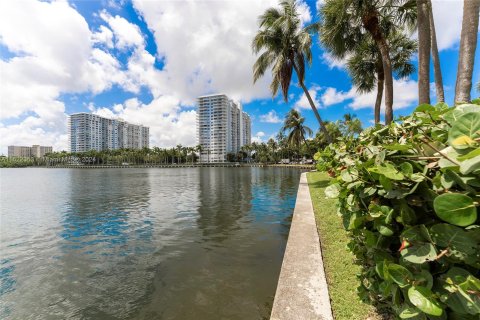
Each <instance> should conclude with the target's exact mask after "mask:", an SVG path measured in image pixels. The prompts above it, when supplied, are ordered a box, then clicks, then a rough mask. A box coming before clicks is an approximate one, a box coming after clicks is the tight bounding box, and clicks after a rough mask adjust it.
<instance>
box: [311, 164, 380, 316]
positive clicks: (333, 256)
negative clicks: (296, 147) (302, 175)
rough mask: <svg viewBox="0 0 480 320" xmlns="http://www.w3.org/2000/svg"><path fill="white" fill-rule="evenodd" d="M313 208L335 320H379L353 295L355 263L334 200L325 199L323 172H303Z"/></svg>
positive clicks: (326, 184) (355, 272)
mask: <svg viewBox="0 0 480 320" xmlns="http://www.w3.org/2000/svg"><path fill="white" fill-rule="evenodd" d="M307 179H308V184H309V187H310V195H311V197H312V202H313V209H314V211H315V218H316V220H317V228H318V234H319V236H320V242H321V247H322V255H323V263H324V267H325V273H326V276H327V282H328V289H329V291H330V300H331V302H332V309H333V316H334V318H335V319H336V320H351V319H358V320H365V319H372V320H373V319H382V318H381V317H380V316H379V315H377V314H376V312H375V308H374V307H372V306H370V305H368V304H365V303H363V302H362V301H361V300H360V299H359V298H358V296H357V292H356V288H357V287H358V285H359V283H358V280H357V278H356V274H357V273H358V272H359V266H357V265H355V264H354V263H353V258H354V257H353V255H352V254H351V253H350V252H349V251H347V249H346V246H347V243H348V236H347V233H346V231H345V229H344V228H343V225H342V221H341V218H340V217H339V216H338V215H337V213H336V212H337V210H336V207H335V202H336V200H335V199H326V198H325V194H324V190H325V188H326V187H327V186H328V182H329V180H330V179H329V177H328V175H327V174H326V173H323V172H312V173H308V174H307Z"/></svg>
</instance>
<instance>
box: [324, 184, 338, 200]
mask: <svg viewBox="0 0 480 320" xmlns="http://www.w3.org/2000/svg"><path fill="white" fill-rule="evenodd" d="M339 194H340V186H339V185H338V183H335V184H332V185H330V186H328V187H326V188H325V196H326V197H327V198H337V197H338V195H339Z"/></svg>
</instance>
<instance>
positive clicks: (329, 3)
mask: <svg viewBox="0 0 480 320" xmlns="http://www.w3.org/2000/svg"><path fill="white" fill-rule="evenodd" d="M414 9H415V0H378V1H358V0H326V2H325V4H324V5H323V6H322V8H321V9H320V13H321V15H322V23H321V25H320V39H321V41H322V44H323V46H324V47H325V48H326V49H327V50H328V51H329V52H330V53H331V54H333V55H334V56H335V57H337V58H340V59H343V58H345V56H347V55H348V54H351V53H352V52H354V51H355V48H356V46H357V44H358V43H359V42H361V41H362V38H363V37H365V34H368V35H370V36H371V37H372V39H373V41H374V42H375V44H376V46H377V48H378V51H379V52H380V57H381V61H382V67H383V72H384V75H385V122H386V123H387V124H389V123H390V122H392V121H393V69H392V60H391V57H390V49H389V45H388V42H387V39H388V34H389V33H390V32H391V31H392V30H395V29H398V30H402V29H403V27H404V26H405V25H407V26H412V25H414V22H415V20H416V13H415V10H414Z"/></svg>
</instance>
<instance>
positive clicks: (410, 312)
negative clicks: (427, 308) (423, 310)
mask: <svg viewBox="0 0 480 320" xmlns="http://www.w3.org/2000/svg"><path fill="white" fill-rule="evenodd" d="M419 314H420V310H418V309H417V308H415V307H411V306H408V305H405V306H403V307H402V309H401V310H400V313H399V314H398V316H399V317H400V319H412V318H413V319H417V316H418V315H419Z"/></svg>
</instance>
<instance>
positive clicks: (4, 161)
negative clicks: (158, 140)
mask: <svg viewBox="0 0 480 320" xmlns="http://www.w3.org/2000/svg"><path fill="white" fill-rule="evenodd" d="M201 150H202V148H201V146H199V145H198V146H196V147H185V146H182V145H177V146H176V147H173V148H164V149H162V148H158V147H154V148H152V149H149V148H143V149H117V150H103V151H96V150H90V151H87V152H81V153H69V152H66V151H62V152H52V153H49V154H46V155H45V157H41V158H35V157H32V158H6V157H1V158H0V167H19V166H27V165H37V166H55V165H118V166H120V165H143V164H145V165H147V164H151V165H162V164H163V165H168V164H185V163H194V162H196V161H197V160H198V153H199V152H200V151H201Z"/></svg>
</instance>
